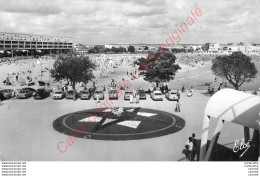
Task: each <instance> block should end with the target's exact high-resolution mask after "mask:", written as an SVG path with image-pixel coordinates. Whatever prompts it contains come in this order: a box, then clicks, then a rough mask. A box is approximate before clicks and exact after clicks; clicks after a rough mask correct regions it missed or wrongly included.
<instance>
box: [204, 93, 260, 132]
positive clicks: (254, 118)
mask: <svg viewBox="0 0 260 176" xmlns="http://www.w3.org/2000/svg"><path fill="white" fill-rule="evenodd" d="M205 115H207V116H210V117H214V118H221V119H223V120H225V121H228V122H232V123H236V124H239V125H243V126H246V127H249V128H253V129H256V130H259V125H260V118H259V115H260V97H259V96H257V95H252V94H249V93H245V92H241V91H236V90H233V89H222V90H220V91H218V92H217V93H215V94H214V95H213V96H212V97H211V98H210V100H209V101H208V103H207V105H206V109H205Z"/></svg>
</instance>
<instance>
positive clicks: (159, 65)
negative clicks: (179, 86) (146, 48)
mask: <svg viewBox="0 0 260 176" xmlns="http://www.w3.org/2000/svg"><path fill="white" fill-rule="evenodd" d="M176 59H177V58H176V56H175V55H174V54H172V53H170V52H167V51H166V52H161V51H160V50H158V51H157V52H156V53H151V52H149V53H148V57H147V58H143V57H142V58H139V59H138V60H136V61H135V63H134V64H137V65H139V67H138V70H139V72H140V74H143V76H144V80H146V81H149V82H155V83H156V87H158V85H159V83H160V82H165V81H167V82H168V81H170V80H173V79H174V77H175V73H176V72H177V71H178V70H179V69H181V67H180V66H179V65H178V64H175V60H176Z"/></svg>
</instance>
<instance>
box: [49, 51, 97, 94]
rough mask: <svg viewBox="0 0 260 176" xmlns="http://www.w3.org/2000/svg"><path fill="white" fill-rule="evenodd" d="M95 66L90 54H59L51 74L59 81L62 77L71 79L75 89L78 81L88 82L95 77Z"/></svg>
mask: <svg viewBox="0 0 260 176" xmlns="http://www.w3.org/2000/svg"><path fill="white" fill-rule="evenodd" d="M95 68H96V65H95V64H94V63H93V62H92V61H91V60H90V59H89V57H88V56H79V57H77V56H76V55H59V57H58V59H57V60H56V61H55V62H54V64H53V69H52V70H51V76H52V77H53V78H54V79H55V80H57V81H60V80H62V79H68V80H70V81H71V83H72V88H73V89H74V90H75V85H76V83H79V82H83V83H87V82H88V81H90V80H91V79H93V78H95V77H94V75H93V70H94V69H95Z"/></svg>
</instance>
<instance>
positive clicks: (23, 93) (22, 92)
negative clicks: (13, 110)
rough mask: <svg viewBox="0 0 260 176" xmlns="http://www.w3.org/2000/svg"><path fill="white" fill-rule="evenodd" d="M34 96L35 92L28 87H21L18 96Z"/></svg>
mask: <svg viewBox="0 0 260 176" xmlns="http://www.w3.org/2000/svg"><path fill="white" fill-rule="evenodd" d="M31 96H33V92H32V91H30V90H28V89H20V90H19V91H18V94H17V98H19V99H21V98H30V97H31Z"/></svg>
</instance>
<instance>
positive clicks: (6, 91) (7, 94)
mask: <svg viewBox="0 0 260 176" xmlns="http://www.w3.org/2000/svg"><path fill="white" fill-rule="evenodd" d="M13 92H14V90H12V89H3V90H0V94H2V99H3V100H7V99H10V98H12V97H13Z"/></svg>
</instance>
